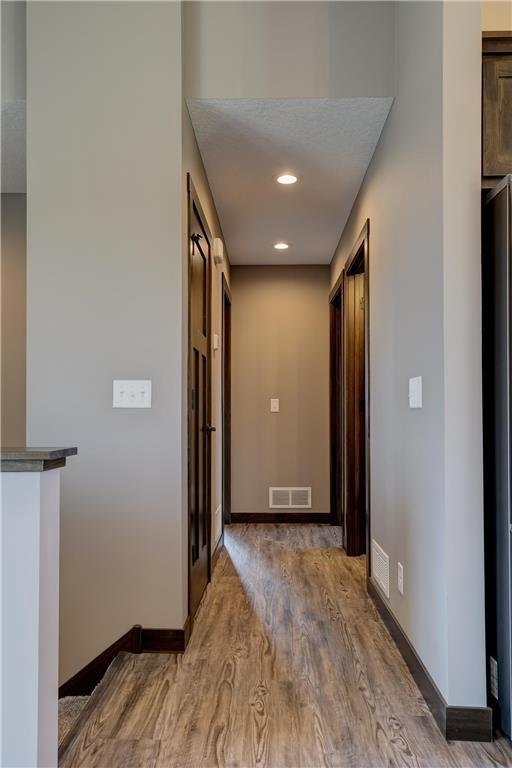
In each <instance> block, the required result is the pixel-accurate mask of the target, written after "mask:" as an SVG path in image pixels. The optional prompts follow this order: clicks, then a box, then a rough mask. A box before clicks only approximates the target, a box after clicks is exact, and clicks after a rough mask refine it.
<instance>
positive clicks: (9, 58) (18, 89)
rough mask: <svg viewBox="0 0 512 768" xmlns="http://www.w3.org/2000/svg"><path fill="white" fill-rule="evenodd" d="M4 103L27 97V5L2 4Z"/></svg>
mask: <svg viewBox="0 0 512 768" xmlns="http://www.w3.org/2000/svg"><path fill="white" fill-rule="evenodd" d="M1 17H2V102H9V101H20V100H24V99H25V97H26V53H27V52H26V39H25V24H26V3H25V2H21V0H12V2H2V6H1Z"/></svg>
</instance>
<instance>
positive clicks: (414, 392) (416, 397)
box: [409, 376, 423, 408]
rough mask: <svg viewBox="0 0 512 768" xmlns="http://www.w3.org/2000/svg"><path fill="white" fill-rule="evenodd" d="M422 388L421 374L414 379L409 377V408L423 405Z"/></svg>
mask: <svg viewBox="0 0 512 768" xmlns="http://www.w3.org/2000/svg"><path fill="white" fill-rule="evenodd" d="M422 389H423V387H422V380H421V376H415V377H414V378H413V379H409V408H422V407H423V392H422Z"/></svg>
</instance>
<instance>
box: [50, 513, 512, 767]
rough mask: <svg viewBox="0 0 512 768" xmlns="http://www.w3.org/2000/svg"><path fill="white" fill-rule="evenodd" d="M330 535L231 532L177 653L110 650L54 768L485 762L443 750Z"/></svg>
mask: <svg viewBox="0 0 512 768" xmlns="http://www.w3.org/2000/svg"><path fill="white" fill-rule="evenodd" d="M339 535H340V534H339V529H337V528H334V527H331V526H322V525H268V524H265V525H234V526H230V527H228V528H227V529H226V532H225V549H224V551H223V552H222V553H221V555H220V558H219V561H218V564H217V567H216V569H215V573H214V576H213V580H212V583H211V585H210V587H209V588H208V591H207V593H206V596H205V598H204V600H203V603H202V605H201V607H200V609H199V613H198V616H197V618H196V622H195V626H194V632H193V634H192V638H191V641H190V644H189V646H188V648H187V651H186V653H185V654H184V655H183V656H172V655H164V654H140V655H132V654H122V655H121V656H120V657H118V659H116V661H115V662H114V664H113V665H112V667H111V668H110V669H109V672H108V673H107V679H106V680H105V684H104V685H103V686H102V689H101V691H100V694H99V696H98V699H97V703H96V705H94V702H92V704H93V706H91V707H89V708H88V711H87V714H86V717H85V718H84V719H83V721H82V724H81V728H80V731H79V732H78V733H77V734H76V735H75V737H74V738H73V739H71V740H70V741H69V743H68V748H67V750H66V753H65V754H64V757H63V759H62V761H61V768H77V767H78V766H90V768H134V767H135V766H137V767H138V768H139V767H140V768H199V766H203V767H204V768H210V767H212V768H213V767H214V766H215V767H218V768H224V767H226V768H228V767H229V768H253V767H258V768H259V767H260V766H261V767H262V768H285V767H287V768H321V767H322V766H326V767H329V768H336V767H338V766H339V767H340V768H341V767H342V766H343V768H345V767H346V768H349V767H350V768H381V767H382V768H384V767H385V766H386V767H388V768H389V767H390V766H397V768H398V767H399V766H400V768H402V767H403V768H487V767H488V766H489V767H490V766H494V768H496V766H512V747H511V745H510V744H509V742H508V741H506V740H505V739H499V740H497V741H495V742H494V743H492V744H470V743H462V742H461V743H451V744H449V743H447V742H446V741H445V740H444V738H443V737H442V736H441V734H440V732H439V730H438V729H437V726H436V724H435V722H434V720H433V718H432V716H431V714H430V712H429V710H428V708H427V706H426V704H425V702H424V700H423V699H422V697H421V694H420V693H419V690H418V689H417V687H416V684H415V683H414V680H413V679H412V677H411V675H410V673H409V670H408V669H407V666H406V665H405V663H404V661H403V659H402V657H401V656H400V654H399V652H398V650H397V648H396V646H395V645H394V643H393V641H392V639H391V637H390V635H389V633H388V631H387V629H386V628H385V626H384V624H383V622H382V621H381V619H380V617H379V615H378V613H377V611H376V609H375V608H374V606H373V603H372V602H371V600H370V598H369V597H368V595H367V593H366V585H365V579H366V573H365V564H364V559H363V558H347V557H346V556H345V555H344V553H343V551H342V550H341V549H340V547H339V544H340V540H339Z"/></svg>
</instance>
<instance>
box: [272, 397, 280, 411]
mask: <svg viewBox="0 0 512 768" xmlns="http://www.w3.org/2000/svg"><path fill="white" fill-rule="evenodd" d="M270 413H279V398H278V397H271V398H270Z"/></svg>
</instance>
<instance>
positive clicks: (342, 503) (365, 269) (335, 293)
mask: <svg viewBox="0 0 512 768" xmlns="http://www.w3.org/2000/svg"><path fill="white" fill-rule="evenodd" d="M361 273H364V398H365V416H364V440H365V466H364V481H365V529H366V537H365V538H366V541H365V544H366V564H367V574H368V576H370V572H371V556H370V553H371V492H370V488H371V484H370V220H369V219H367V220H366V222H365V224H364V226H363V228H362V230H361V232H360V234H359V236H358V238H357V240H356V242H355V243H354V246H353V248H352V250H351V252H350V254H349V256H348V258H347V261H346V263H345V267H344V269H343V271H342V273H341V275H340V276H339V278H338V280H337V282H336V284H335V286H334V288H333V290H332V291H331V294H330V296H329V301H330V303H331V514H333V517H334V519H333V522H335V523H336V524H339V522H338V520H336V510H341V517H342V522H343V524H344V526H345V530H344V545H345V547H347V540H350V538H351V537H352V535H353V531H351V530H349V526H350V525H351V521H350V520H349V519H348V517H347V515H346V513H347V509H346V487H347V485H346V483H347V477H346V474H347V472H346V456H347V448H346V440H347V436H346V429H347V418H346V409H345V406H346V400H347V393H346V391H345V387H344V386H343V385H342V387H341V390H342V391H341V397H342V399H343V416H342V417H341V429H342V431H343V440H342V447H341V451H340V448H339V440H336V433H335V432H334V430H339V429H340V424H339V421H340V420H339V419H338V424H337V425H336V423H335V419H336V404H335V403H333V397H335V396H337V397H339V396H340V393H339V389H340V388H339V386H338V387H337V386H336V383H333V380H332V377H333V373H334V374H337V375H340V369H341V370H342V373H341V376H342V382H343V381H344V377H345V371H346V353H347V337H346V322H344V311H345V304H344V300H345V298H346V295H347V281H348V280H349V279H350V278H351V277H352V276H354V275H356V274H361ZM336 301H341V305H342V313H343V317H342V323H343V335H342V339H343V343H342V346H343V351H342V360H341V361H338V362H337V366H338V368H337V369H336V367H335V362H334V361H333V357H332V356H333V355H335V354H339V350H338V351H337V352H336V350H335V349H334V344H335V340H334V338H333V337H334V336H335V330H336V329H334V328H333V323H334V319H333V315H334V311H335V310H334V309H333V304H335V302H336ZM336 390H337V392H338V394H337V395H336V394H335V393H336ZM338 405H339V404H338ZM340 466H341V467H343V471H342V474H343V477H342V483H341V484H342V488H343V491H342V499H341V500H340V499H337V500H336V499H333V497H332V494H334V493H339V483H338V485H337V486H336V471H338V472H339V467H340ZM337 516H338V518H339V516H340V514H339V513H338V515H337ZM349 549H350V544H349ZM347 551H348V550H347Z"/></svg>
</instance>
